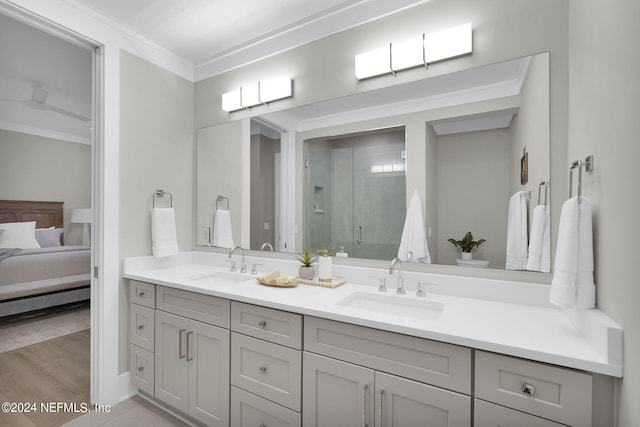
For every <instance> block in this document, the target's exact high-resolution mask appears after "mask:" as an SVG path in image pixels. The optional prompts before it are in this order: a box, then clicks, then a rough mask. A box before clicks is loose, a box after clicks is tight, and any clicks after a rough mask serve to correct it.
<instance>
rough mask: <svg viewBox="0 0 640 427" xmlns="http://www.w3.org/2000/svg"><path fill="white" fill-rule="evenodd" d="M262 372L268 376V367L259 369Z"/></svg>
mask: <svg viewBox="0 0 640 427" xmlns="http://www.w3.org/2000/svg"><path fill="white" fill-rule="evenodd" d="M258 369H259V370H260V372H261V373H262V374H266V373H267V367H266V366H261V367H260V368H258Z"/></svg>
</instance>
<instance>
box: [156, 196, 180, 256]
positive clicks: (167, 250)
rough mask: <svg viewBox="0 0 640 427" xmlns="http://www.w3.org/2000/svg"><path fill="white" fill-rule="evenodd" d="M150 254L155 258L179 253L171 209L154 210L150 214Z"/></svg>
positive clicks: (173, 214)
mask: <svg viewBox="0 0 640 427" xmlns="http://www.w3.org/2000/svg"><path fill="white" fill-rule="evenodd" d="M151 240H152V252H153V256H154V257H156V258H161V257H165V256H169V255H175V254H177V253H178V252H179V249H178V237H177V234H176V216H175V212H174V211H173V208H154V209H153V212H152V214H151Z"/></svg>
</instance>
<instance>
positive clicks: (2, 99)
mask: <svg viewBox="0 0 640 427" xmlns="http://www.w3.org/2000/svg"><path fill="white" fill-rule="evenodd" d="M0 101H7V102H20V103H22V104H24V99H12V98H0Z"/></svg>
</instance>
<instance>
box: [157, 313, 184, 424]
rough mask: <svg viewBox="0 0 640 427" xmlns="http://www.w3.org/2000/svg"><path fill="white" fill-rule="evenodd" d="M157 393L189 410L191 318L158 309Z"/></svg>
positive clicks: (167, 400) (170, 403)
mask: <svg viewBox="0 0 640 427" xmlns="http://www.w3.org/2000/svg"><path fill="white" fill-rule="evenodd" d="M155 314H156V325H155V329H156V331H155V332H156V337H155V339H156V354H155V362H156V363H155V365H156V366H155V371H156V378H155V391H156V393H155V396H156V398H158V399H160V400H162V401H163V402H165V403H167V404H169V405H171V406H173V407H174V408H176V409H178V410H179V411H182V412H184V413H187V412H188V410H189V405H188V399H189V375H188V374H189V371H188V365H187V363H186V361H185V359H186V357H187V349H186V336H187V329H188V327H189V321H188V320H187V319H185V318H184V317H180V316H176V315H174V314H169V313H165V312H163V311H156V313H155Z"/></svg>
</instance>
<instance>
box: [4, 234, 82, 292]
mask: <svg viewBox="0 0 640 427" xmlns="http://www.w3.org/2000/svg"><path fill="white" fill-rule="evenodd" d="M90 272H91V248H89V247H86V246H57V247H51V248H37V249H23V250H22V251H20V252H18V253H16V254H13V255H11V256H9V257H7V258H5V259H3V260H2V261H0V301H3V300H8V299H14V298H23V297H26V296H31V295H38V294H42V293H49V292H56V291H60V290H65V289H71V288H76V287H80V286H86V285H88V284H89V283H90V280H91V279H90Z"/></svg>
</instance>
